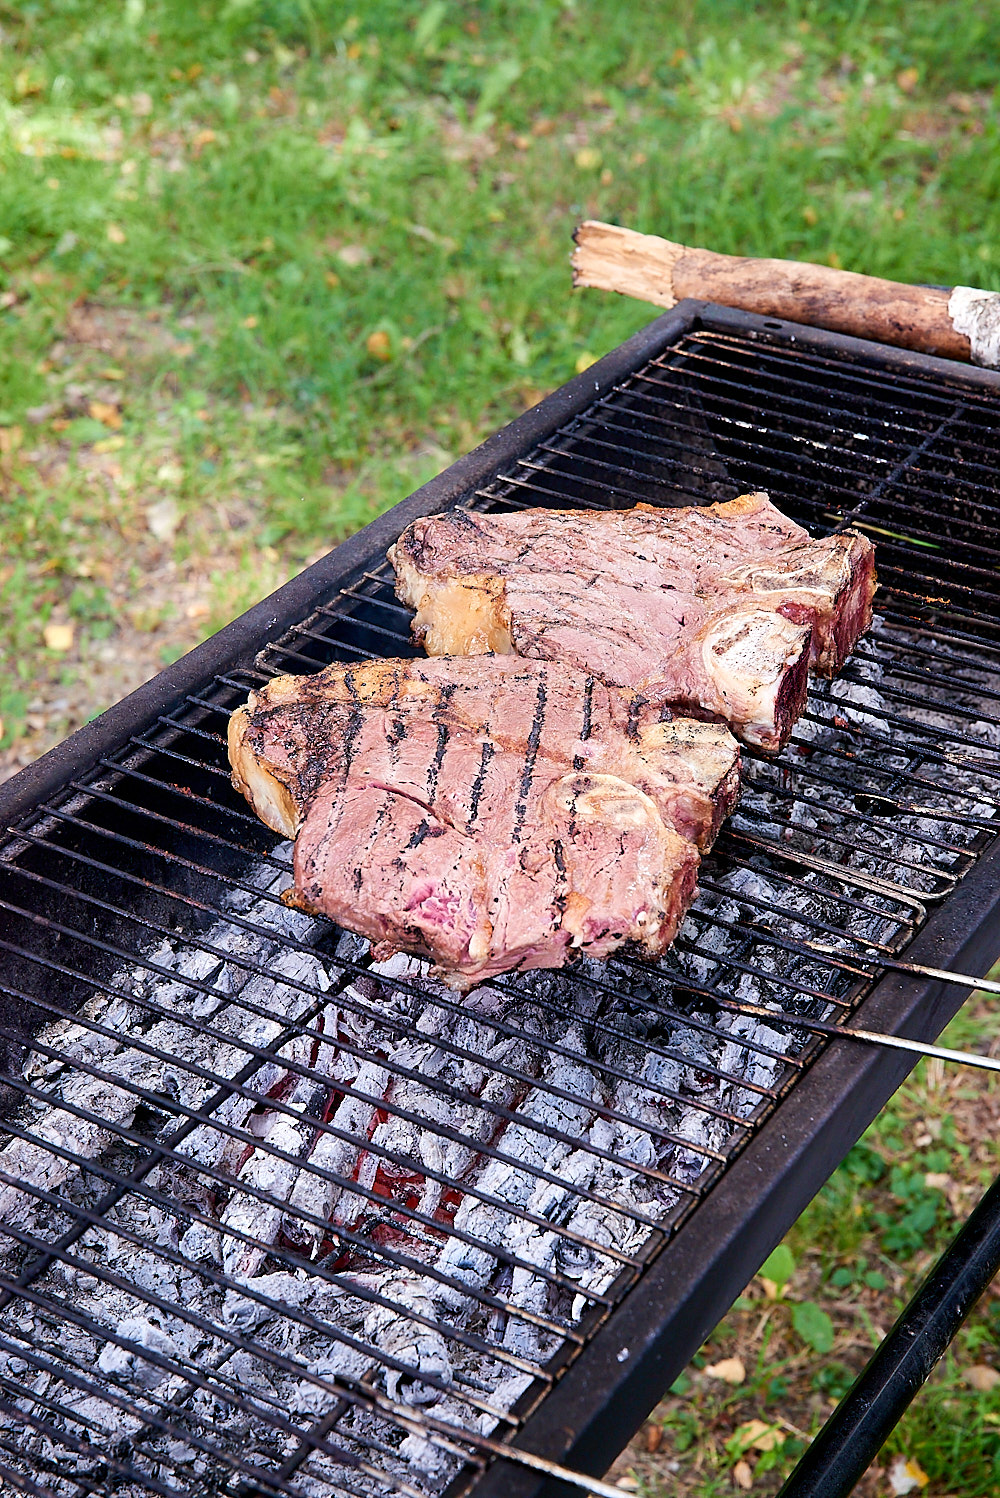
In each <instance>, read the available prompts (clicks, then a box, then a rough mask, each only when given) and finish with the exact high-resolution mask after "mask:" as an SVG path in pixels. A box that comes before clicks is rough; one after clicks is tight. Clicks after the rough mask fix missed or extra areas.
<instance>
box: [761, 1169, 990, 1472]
mask: <svg viewBox="0 0 1000 1498" xmlns="http://www.w3.org/2000/svg"><path fill="white" fill-rule="evenodd" d="M998 1269H1000V1180H997V1181H994V1183H993V1185H992V1186H991V1187H990V1189H989V1190H988V1191H987V1192H986V1194H985V1196H984V1197H983V1198H982V1200H981V1201H980V1203H979V1205H978V1206H977V1207H976V1208H975V1210H974V1211H973V1212H972V1214H971V1215H970V1217H969V1218H968V1219H967V1221H966V1223H965V1226H964V1227H963V1228H962V1230H961V1232H960V1233H959V1234H958V1235H957V1237H956V1238H955V1239H954V1240H953V1241H952V1243H951V1244H950V1245H949V1247H948V1248H946V1249H945V1251H944V1253H943V1254H942V1256H941V1258H940V1259H939V1260H938V1262H937V1264H936V1265H935V1267H934V1269H933V1270H932V1271H931V1273H930V1275H928V1277H927V1279H926V1280H925V1281H924V1283H923V1284H922V1285H921V1287H920V1289H919V1290H918V1291H917V1293H916V1295H914V1297H913V1299H912V1300H911V1301H910V1303H909V1305H908V1306H907V1307H906V1309H905V1310H904V1311H903V1313H902V1315H901V1316H900V1317H899V1320H898V1321H897V1322H896V1324H895V1326H893V1328H892V1330H891V1331H890V1332H889V1335H888V1336H887V1337H886V1339H885V1341H884V1342H883V1343H882V1345H881V1347H880V1348H879V1349H878V1351H877V1352H876V1354H875V1356H874V1357H873V1358H872V1360H871V1362H870V1363H869V1364H868V1366H867V1368H865V1369H864V1371H863V1372H862V1373H861V1375H860V1377H859V1378H858V1379H857V1381H856V1382H855V1384H854V1385H853V1387H852V1388H851V1389H850V1390H849V1392H848V1393H847V1395H846V1396H845V1398H844V1399H842V1400H841V1402H840V1404H839V1405H838V1406H837V1408H836V1409H835V1410H834V1412H833V1414H832V1415H831V1416H830V1418H829V1420H828V1421H827V1422H826V1424H825V1425H824V1427H823V1429H822V1430H821V1431H820V1433H819V1435H818V1436H817V1437H816V1439H815V1440H814V1441H813V1443H812V1445H811V1446H810V1447H809V1449H808V1451H806V1453H805V1454H804V1456H803V1457H802V1458H801V1460H800V1461H799V1463H798V1465H797V1466H796V1467H795V1469H794V1471H793V1472H792V1474H791V1476H790V1477H789V1478H788V1479H787V1481H786V1482H785V1485H784V1487H783V1488H782V1489H781V1492H780V1494H779V1495H778V1498H846V1495H847V1494H848V1493H850V1492H852V1491H853V1489H854V1485H855V1483H857V1481H858V1480H859V1478H860V1477H861V1475H862V1473H863V1472H864V1471H865V1469H866V1467H867V1466H868V1465H869V1463H870V1462H872V1461H873V1460H874V1458H875V1456H876V1454H877V1453H878V1451H879V1448H880V1447H881V1446H882V1444H883V1442H884V1441H885V1440H886V1438H887V1436H888V1435H889V1432H890V1431H891V1430H892V1429H893V1427H894V1426H895V1425H896V1424H897V1423H898V1422H899V1420H900V1419H901V1418H902V1415H903V1412H904V1411H905V1410H906V1408H907V1406H908V1405H909V1404H910V1401H911V1400H912V1399H913V1397H914V1395H915V1394H916V1393H917V1392H918V1390H919V1389H920V1387H921V1385H922V1384H923V1383H924V1382H925V1381H926V1379H927V1377H928V1375H929V1374H930V1372H931V1369H932V1368H933V1367H934V1364H935V1363H936V1362H937V1361H938V1359H939V1358H940V1357H941V1355H942V1353H943V1352H944V1351H945V1349H946V1348H947V1346H948V1344H949V1343H950V1342H951V1340H952V1338H953V1337H954V1336H955V1333H956V1332H957V1331H958V1329H959V1327H960V1326H961V1325H962V1322H963V1321H964V1320H965V1318H966V1317H967V1316H968V1314H969V1312H970V1311H971V1310H972V1308H973V1306H974V1305H975V1304H976V1301H977V1300H978V1299H979V1297H980V1296H981V1295H982V1294H983V1292H984V1290H985V1289H986V1287H987V1286H988V1285H989V1283H990V1281H991V1280H992V1279H993V1276H994V1275H995V1274H996V1273H997V1270H998Z"/></svg>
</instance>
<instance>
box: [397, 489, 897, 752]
mask: <svg viewBox="0 0 1000 1498" xmlns="http://www.w3.org/2000/svg"><path fill="white" fill-rule="evenodd" d="M389 559H390V561H391V562H392V564H393V566H394V567H395V569H396V577H397V583H396V592H397V594H398V596H399V597H400V598H401V599H402V600H403V602H404V603H408V604H409V605H410V607H411V608H414V609H416V611H417V612H416V618H415V620H414V622H413V633H414V637H415V638H416V639H417V640H418V641H421V642H422V643H423V645H424V647H425V648H426V650H427V652H428V654H430V655H468V654H481V653H483V652H485V651H495V652H497V653H500V654H506V653H510V652H514V653H517V654H519V655H524V656H534V657H536V658H541V659H543V660H561V661H565V662H566V663H567V664H569V665H573V666H576V667H578V668H579V669H581V670H587V671H591V672H593V673H594V674H595V675H596V676H599V677H600V678H601V680H602V681H605V682H607V683H609V684H610V685H612V686H618V687H624V688H628V689H631V690H633V691H640V692H642V693H643V694H644V695H646V696H647V697H649V698H651V699H654V700H662V701H665V702H668V703H670V704H671V705H672V706H674V707H676V708H677V709H678V710H679V711H683V712H690V713H694V714H695V715H697V716H699V717H700V716H705V717H709V718H712V719H716V720H721V721H723V722H726V723H728V724H729V725H730V727H731V728H732V730H733V732H734V733H735V734H736V735H737V736H738V737H740V738H742V739H743V740H744V742H745V743H747V744H750V745H752V746H754V747H756V748H761V749H765V750H768V751H775V750H778V749H780V748H781V746H782V744H783V743H784V742H785V740H786V739H787V737H788V735H789V733H790V732H791V730H792V727H793V725H794V723H795V720H796V718H797V717H798V715H799V713H800V712H801V711H802V708H803V706H804V703H805V695H806V688H807V673H808V669H809V668H810V666H811V668H812V670H813V671H814V672H816V673H817V674H819V675H821V676H833V675H835V674H836V673H837V671H838V670H839V669H840V667H841V665H842V664H843V662H844V660H845V659H846V657H847V655H848V654H849V653H850V651H851V650H852V649H853V648H854V645H855V644H856V642H857V640H858V638H859V636H860V635H861V634H863V633H864V631H865V630H866V629H867V628H868V626H869V624H870V623H871V605H872V596H873V594H874V592H875V567H874V553H873V548H872V546H871V543H870V542H869V541H868V540H867V539H866V538H865V537H864V536H862V535H860V534H858V533H857V532H855V531H845V532H843V533H842V534H840V535H835V536H826V537H823V538H821V539H819V540H813V539H812V538H811V537H810V536H809V533H808V532H807V531H805V530H803V528H802V527H801V526H800V525H796V524H795V522H794V521H791V520H789V519H787V517H786V516H784V515H782V514H781V513H780V511H778V510H776V509H775V507H774V505H772V503H771V501H770V500H769V499H768V497H767V495H766V494H744V495H742V496H741V497H740V498H739V499H734V500H730V501H729V502H728V503H724V504H714V505H706V506H690V507H686V508H683V509H657V508H654V507H652V506H650V505H636V506H635V508H634V509H631V510H605V511H591V510H586V511H580V510H523V511H519V512H518V513H516V514H510V515H507V514H503V515H493V514H490V515H484V514H478V513H473V512H470V511H468V510H464V509H454V510H449V511H447V512H446V513H444V514H441V515H432V516H426V517H423V518H421V519H419V520H415V521H414V522H413V523H412V525H410V526H409V527H408V528H407V529H406V530H405V531H404V532H403V534H402V536H401V537H400V539H399V540H398V542H397V543H396V545H395V546H394V547H393V548H392V549H391V550H390V552H389Z"/></svg>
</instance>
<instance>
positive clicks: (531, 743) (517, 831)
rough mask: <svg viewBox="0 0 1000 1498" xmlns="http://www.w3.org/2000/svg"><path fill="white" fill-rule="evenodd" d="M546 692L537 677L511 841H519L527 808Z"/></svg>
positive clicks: (543, 721)
mask: <svg viewBox="0 0 1000 1498" xmlns="http://www.w3.org/2000/svg"><path fill="white" fill-rule="evenodd" d="M547 700H548V693H547V692H546V690H545V678H544V676H540V677H539V679H538V692H537V695H536V698H535V715H534V717H533V718H532V720H531V732H530V733H529V734H528V752H527V754H526V755H525V759H524V772H523V774H522V776H521V787H520V796H519V798H518V802H517V805H516V806H515V808H514V829H513V831H512V833H511V841H512V842H515V843H519V842H520V841H521V831H522V829H523V827H524V816H525V812H526V811H527V808H528V792H529V790H530V789H531V777H532V775H533V774H534V772H535V760H536V759H537V758H538V746H539V744H540V743H541V741H542V728H543V726H544V724H545V703H546V701H547Z"/></svg>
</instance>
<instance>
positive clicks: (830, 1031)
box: [712, 969, 1000, 1072]
mask: <svg viewBox="0 0 1000 1498" xmlns="http://www.w3.org/2000/svg"><path fill="white" fill-rule="evenodd" d="M924 971H927V972H933V969H924ZM935 976H937V975H935ZM943 976H946V977H952V978H955V980H956V981H957V982H961V983H963V984H964V983H966V982H968V983H969V984H970V985H971V986H972V987H981V986H983V985H982V981H981V980H980V979H979V978H969V979H964V978H963V979H960V978H958V977H957V975H956V974H945V975H943ZM994 987H996V985H994ZM712 1002H713V1003H714V1004H716V1005H717V1006H718V1008H720V1009H728V1010H731V1011H732V1012H733V1013H735V1014H749V1015H753V1016H754V1017H755V1018H757V1019H767V1020H778V1021H779V1022H780V1023H782V1024H787V1025H796V1026H798V1028H799V1029H801V1030H813V1031H815V1032H816V1034H818V1035H829V1036H832V1037H836V1038H843V1039H845V1040H863V1041H865V1042H866V1043H867V1044H869V1045H883V1046H887V1047H889V1048H890V1049H891V1050H894V1051H909V1052H910V1053H911V1055H914V1056H932V1057H936V1058H937V1059H938V1060H939V1061H958V1062H961V1063H962V1064H963V1065H964V1066H977V1067H979V1068H980V1069H981V1070H982V1071H995V1072H1000V1060H998V1059H995V1058H994V1057H992V1056H980V1055H977V1053H976V1052H975V1051H953V1050H951V1049H950V1048H949V1047H948V1046H942V1045H930V1044H929V1043H928V1042H927V1041H924V1040H907V1039H906V1038H905V1037H904V1036H902V1035H885V1034H882V1033H880V1032H879V1031H877V1030H858V1029H849V1028H848V1027H847V1026H846V1025H835V1024H831V1023H830V1022H829V1021H828V1020H822V1019H810V1018H809V1017H808V1016H806V1015H802V1014H789V1013H788V1012H787V1011H786V1010H784V1009H765V1008H764V1006H763V1005H762V1004H747V1003H744V1002H742V1001H741V1000H739V999H721V998H716V997H714V996H713V999H712Z"/></svg>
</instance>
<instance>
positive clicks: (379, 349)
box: [365, 329, 392, 364]
mask: <svg viewBox="0 0 1000 1498" xmlns="http://www.w3.org/2000/svg"><path fill="white" fill-rule="evenodd" d="M365 348H366V349H367V350H368V352H369V354H371V356H372V358H373V359H378V360H380V361H381V363H383V364H387V363H388V362H389V360H390V359H391V358H392V340H391V339H390V337H389V335H388V333H386V332H384V331H383V330H382V329H379V330H378V331H377V332H375V333H369V334H368V337H367V338H366V339H365Z"/></svg>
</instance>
